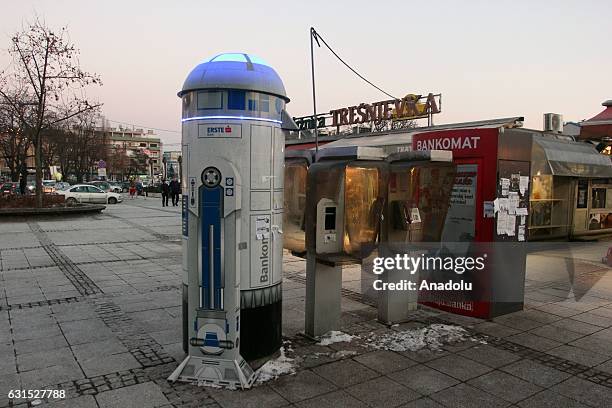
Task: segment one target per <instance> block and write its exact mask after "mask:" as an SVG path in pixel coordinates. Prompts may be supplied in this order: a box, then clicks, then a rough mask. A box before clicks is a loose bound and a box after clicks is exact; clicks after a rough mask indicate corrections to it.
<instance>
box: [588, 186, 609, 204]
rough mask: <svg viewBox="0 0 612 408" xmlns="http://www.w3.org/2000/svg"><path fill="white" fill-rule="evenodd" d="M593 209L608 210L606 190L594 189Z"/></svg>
mask: <svg viewBox="0 0 612 408" xmlns="http://www.w3.org/2000/svg"><path fill="white" fill-rule="evenodd" d="M592 193H593V196H592V197H593V202H592V205H591V207H592V208H606V189H605V188H594V189H593V190H592Z"/></svg>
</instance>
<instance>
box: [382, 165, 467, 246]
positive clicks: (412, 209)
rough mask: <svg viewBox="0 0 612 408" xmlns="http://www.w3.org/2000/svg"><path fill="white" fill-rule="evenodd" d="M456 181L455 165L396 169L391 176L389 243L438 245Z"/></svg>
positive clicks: (397, 167)
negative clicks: (433, 243)
mask: <svg viewBox="0 0 612 408" xmlns="http://www.w3.org/2000/svg"><path fill="white" fill-rule="evenodd" d="M454 180H455V168H454V166H452V165H450V164H449V165H446V166H440V165H435V164H434V165H424V166H418V167H412V166H410V167H409V166H401V165H400V166H393V167H392V170H391V174H390V175H389V206H390V208H389V217H390V220H389V230H388V231H389V242H395V243H403V242H419V241H423V242H437V241H440V239H441V234H442V227H443V226H444V222H445V220H446V214H447V212H448V206H449V202H450V192H451V188H452V186H453V184H454Z"/></svg>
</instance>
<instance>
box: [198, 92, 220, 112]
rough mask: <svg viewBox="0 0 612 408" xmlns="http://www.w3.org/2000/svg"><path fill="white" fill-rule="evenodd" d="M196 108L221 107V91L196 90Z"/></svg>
mask: <svg viewBox="0 0 612 408" xmlns="http://www.w3.org/2000/svg"><path fill="white" fill-rule="evenodd" d="M198 109H223V92H219V91H214V92H210V91H206V92H198Z"/></svg>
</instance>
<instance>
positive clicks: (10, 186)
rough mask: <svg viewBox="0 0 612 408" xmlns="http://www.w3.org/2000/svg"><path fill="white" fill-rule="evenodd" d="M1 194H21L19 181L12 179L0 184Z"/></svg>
mask: <svg viewBox="0 0 612 408" xmlns="http://www.w3.org/2000/svg"><path fill="white" fill-rule="evenodd" d="M0 194H19V183H14V182H12V181H9V182H5V183H2V185H0Z"/></svg>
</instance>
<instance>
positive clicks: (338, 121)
mask: <svg viewBox="0 0 612 408" xmlns="http://www.w3.org/2000/svg"><path fill="white" fill-rule="evenodd" d="M440 98H441V94H435V95H434V94H432V93H430V94H429V95H427V96H422V95H406V96H405V97H404V98H402V99H390V100H386V101H380V102H374V103H362V104H359V105H356V106H349V107H348V108H340V109H334V110H331V111H329V113H330V114H331V115H332V126H342V125H354V124H358V123H367V122H380V121H381V120H404V119H418V118H425V117H427V116H429V115H432V114H435V113H440Z"/></svg>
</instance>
